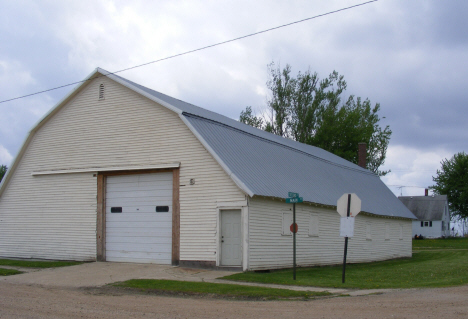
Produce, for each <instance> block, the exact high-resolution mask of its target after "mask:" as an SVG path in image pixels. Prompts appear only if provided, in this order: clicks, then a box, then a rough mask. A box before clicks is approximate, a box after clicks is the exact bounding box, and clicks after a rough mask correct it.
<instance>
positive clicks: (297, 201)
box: [286, 197, 304, 204]
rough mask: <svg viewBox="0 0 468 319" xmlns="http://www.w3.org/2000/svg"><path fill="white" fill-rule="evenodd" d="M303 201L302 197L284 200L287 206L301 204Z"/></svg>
mask: <svg viewBox="0 0 468 319" xmlns="http://www.w3.org/2000/svg"><path fill="white" fill-rule="evenodd" d="M303 201H304V200H303V199H302V197H296V198H286V203H287V204H295V203H302V202H303Z"/></svg>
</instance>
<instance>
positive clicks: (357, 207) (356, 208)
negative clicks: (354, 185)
mask: <svg viewBox="0 0 468 319" xmlns="http://www.w3.org/2000/svg"><path fill="white" fill-rule="evenodd" d="M336 211H337V212H338V214H340V215H341V217H348V216H347V215H348V194H347V193H346V194H343V196H341V197H340V199H338V201H337V203H336ZM360 212H361V200H360V199H359V197H357V195H356V194H351V206H350V207H349V217H356V215H357V214H359V213H360Z"/></svg>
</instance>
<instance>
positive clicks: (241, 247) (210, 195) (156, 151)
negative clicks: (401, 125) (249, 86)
mask: <svg viewBox="0 0 468 319" xmlns="http://www.w3.org/2000/svg"><path fill="white" fill-rule="evenodd" d="M288 192H297V193H300V195H301V196H302V197H303V198H304V203H302V204H298V205H297V223H298V225H299V227H298V228H299V230H298V233H297V256H298V265H299V266H306V265H325V264H336V263H340V262H341V260H342V255H343V242H344V240H343V238H342V237H340V236H339V225H340V216H339V214H338V213H337V212H336V201H337V200H338V198H339V197H340V196H341V195H342V194H343V193H356V194H357V195H358V196H359V197H360V199H361V200H362V212H361V213H360V214H359V215H358V216H357V217H356V221H355V233H354V237H353V238H351V239H350V242H349V250H348V261H349V262H366V261H374V260H383V259H389V258H396V257H409V256H411V248H412V247H411V222H412V220H413V219H415V217H414V215H413V214H412V213H411V212H410V211H409V210H408V209H407V208H406V207H405V206H404V205H403V204H402V203H401V202H400V201H399V200H398V199H397V198H396V197H395V196H394V195H393V193H392V192H391V191H390V190H389V189H388V188H387V187H386V186H385V185H384V184H383V183H382V181H381V180H380V178H379V177H378V176H376V175H375V174H373V173H371V172H369V171H368V170H365V169H363V168H361V167H359V166H357V165H355V164H353V163H350V162H348V161H346V160H344V159H342V158H339V157H337V156H335V155H333V154H331V153H329V152H326V151H324V150H322V149H319V148H316V147H313V146H309V145H305V144H301V143H298V142H294V141H291V140H288V139H285V138H282V137H279V136H276V135H273V134H270V133H267V132H264V131H261V130H258V129H255V128H253V127H250V126H247V125H244V124H242V123H239V122H237V121H235V120H232V119H229V118H227V117H224V116H222V115H219V114H216V113H213V112H210V111H207V110H205V109H202V108H199V107H197V106H194V105H192V104H189V103H185V102H183V101H180V100H177V99H174V98H172V97H169V96H167V95H164V94H161V93H159V92H156V91H153V90H151V89H148V88H146V87H143V86H140V85H138V84H136V83H133V82H131V81H128V80H126V79H124V78H121V77H119V76H116V75H114V74H110V73H108V72H106V71H104V70H102V69H96V70H95V71H94V72H93V73H92V74H91V75H90V76H89V77H88V78H87V79H86V80H85V81H84V82H83V83H82V84H80V85H79V86H78V87H76V88H75V89H74V90H73V91H72V92H71V93H70V94H68V95H67V96H66V97H65V98H64V99H63V100H62V101H61V102H60V103H58V104H57V105H56V106H55V107H54V108H52V109H51V111H50V112H49V113H48V114H46V115H45V116H44V118H43V119H41V120H40V121H39V123H37V125H36V126H34V128H33V129H32V130H31V131H30V133H29V135H28V136H27V138H26V141H25V142H24V145H23V146H22V148H21V149H20V151H19V153H18V154H17V156H16V158H15V159H14V161H13V163H12V165H11V168H10V170H9V171H8V172H7V174H6V176H5V177H4V179H3V181H2V184H1V186H0V257H5V258H11V257H15V258H40V259H58V260H100V261H122V262H150V263H161V264H174V265H177V264H179V265H182V266H196V267H236V268H239V269H240V268H242V269H243V270H255V269H271V268H285V267H291V266H292V236H291V232H290V230H289V226H290V224H291V222H292V205H291V204H286V203H285V198H286V197H287V196H288Z"/></svg>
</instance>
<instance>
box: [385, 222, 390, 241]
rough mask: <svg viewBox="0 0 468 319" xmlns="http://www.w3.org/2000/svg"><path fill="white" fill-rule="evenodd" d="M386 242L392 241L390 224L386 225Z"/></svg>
mask: <svg viewBox="0 0 468 319" xmlns="http://www.w3.org/2000/svg"><path fill="white" fill-rule="evenodd" d="M385 240H390V224H389V223H385Z"/></svg>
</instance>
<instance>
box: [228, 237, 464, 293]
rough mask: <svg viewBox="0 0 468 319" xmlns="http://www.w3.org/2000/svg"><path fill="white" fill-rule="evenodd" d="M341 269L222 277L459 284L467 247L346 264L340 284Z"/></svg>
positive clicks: (376, 285) (331, 283)
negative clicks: (401, 257) (344, 276)
mask: <svg viewBox="0 0 468 319" xmlns="http://www.w3.org/2000/svg"><path fill="white" fill-rule="evenodd" d="M422 241H424V240H422ZM465 244H466V243H465ZM342 270H343V268H342V266H341V265H338V266H329V267H313V268H298V270H297V277H296V280H293V278H292V277H293V274H292V270H291V269H286V270H279V271H274V272H270V273H256V272H245V273H240V274H234V275H231V276H227V277H223V279H227V280H239V281H249V282H260V283H270V284H281V285H299V286H315V287H344V288H361V289H381V288H418V287H447V286H459V285H466V284H468V250H467V249H464V250H440V249H435V250H429V251H419V252H415V253H413V257H412V258H405V259H394V260H387V261H380V262H373V263H366V264H348V265H346V282H345V283H344V284H342V283H341V275H342Z"/></svg>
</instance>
